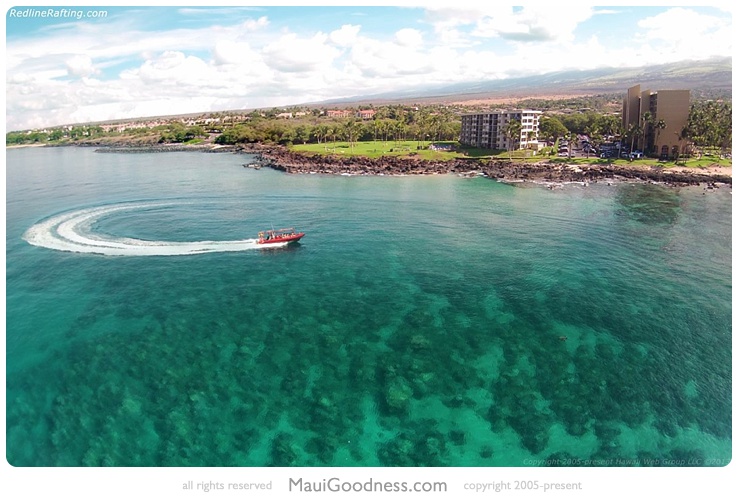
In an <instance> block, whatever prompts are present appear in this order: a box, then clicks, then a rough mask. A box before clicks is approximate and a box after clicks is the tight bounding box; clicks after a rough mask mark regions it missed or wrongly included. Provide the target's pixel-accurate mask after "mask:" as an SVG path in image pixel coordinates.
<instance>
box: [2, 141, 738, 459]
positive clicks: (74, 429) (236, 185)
mask: <svg viewBox="0 0 738 498" xmlns="http://www.w3.org/2000/svg"><path fill="white" fill-rule="evenodd" d="M6 158H7V163H8V166H7V205H6V207H7V220H6V222H7V231H6V244H7V268H6V270H7V281H6V284H7V285H6V286H7V299H6V308H7V337H6V346H7V358H6V360H7V363H6V372H7V412H6V415H7V427H6V439H7V457H8V461H9V462H10V463H11V464H13V465H20V466H58V465H70V466H82V465H93V466H98V465H113V466H267V465H277V466H287V465H299V466H428V465H432V466H526V465H574V466H578V465H608V466H624V465H681V466H687V465H724V464H727V462H728V459H730V457H731V292H732V288H731V271H732V270H731V259H730V258H731V195H730V192H729V189H728V188H725V187H723V188H721V189H719V190H718V191H716V192H709V193H706V192H705V191H703V190H702V189H701V188H699V187H695V188H684V189H668V188H664V187H660V186H656V185H644V184H638V185H636V184H619V185H613V186H607V185H604V184H592V185H590V186H587V187H585V186H582V185H576V184H572V185H566V186H564V187H563V188H561V189H556V190H547V189H544V188H541V187H538V186H531V185H528V184H518V185H515V186H510V185H503V184H499V183H496V182H493V181H490V180H487V179H483V178H478V179H465V178H458V177H454V176H431V177H324V176H320V175H295V176H289V175H284V174H281V173H278V172H275V171H271V170H266V169H262V170H259V171H254V170H252V169H247V168H243V167H242V166H241V165H242V164H244V163H248V162H249V160H248V156H239V155H231V154H202V153H168V154H96V153H94V152H93V151H92V150H90V149H77V148H42V149H21V150H8V151H7V152H6ZM272 226H274V227H275V228H281V227H284V226H295V227H296V228H299V229H301V230H304V231H305V232H306V233H307V235H306V236H305V238H304V239H303V240H302V241H301V242H300V243H299V244H296V245H291V246H287V247H283V248H271V249H268V250H267V249H262V248H258V247H257V246H256V245H255V244H254V241H253V239H254V238H255V236H256V233H257V232H258V231H259V230H262V229H264V228H271V227H272Z"/></svg>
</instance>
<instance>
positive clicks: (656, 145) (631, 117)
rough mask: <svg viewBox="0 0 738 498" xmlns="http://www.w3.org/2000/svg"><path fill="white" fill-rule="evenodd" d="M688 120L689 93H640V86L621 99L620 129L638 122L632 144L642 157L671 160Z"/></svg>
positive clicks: (676, 91) (682, 91) (680, 142)
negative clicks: (638, 130)
mask: <svg viewBox="0 0 738 498" xmlns="http://www.w3.org/2000/svg"><path fill="white" fill-rule="evenodd" d="M688 119H689V90H658V91H655V92H652V91H651V90H643V91H641V85H635V86H632V87H630V88H629V89H628V93H627V95H626V96H625V99H624V100H623V129H625V130H626V131H627V130H628V129H629V128H630V127H631V125H633V124H634V123H638V124H639V126H640V129H641V130H645V132H644V131H642V132H641V133H640V134H639V137H637V139H636V141H635V143H636V144H637V147H638V148H639V149H640V150H642V151H643V152H645V153H646V154H649V155H652V156H659V157H669V158H671V157H675V156H676V153H677V150H678V149H679V148H682V147H684V145H686V144H685V141H684V140H680V136H681V134H682V130H683V129H684V128H685V127H686V126H687V120H688Z"/></svg>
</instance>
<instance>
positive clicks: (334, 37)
mask: <svg viewBox="0 0 738 498" xmlns="http://www.w3.org/2000/svg"><path fill="white" fill-rule="evenodd" d="M360 30H361V26H355V25H352V24H344V25H343V26H341V28H340V29H337V30H335V31H332V32H331V34H330V41H331V42H333V43H334V44H336V45H338V46H339V47H347V46H350V45H351V44H353V43H354V42H355V41H356V39H357V36H358V35H359V31H360Z"/></svg>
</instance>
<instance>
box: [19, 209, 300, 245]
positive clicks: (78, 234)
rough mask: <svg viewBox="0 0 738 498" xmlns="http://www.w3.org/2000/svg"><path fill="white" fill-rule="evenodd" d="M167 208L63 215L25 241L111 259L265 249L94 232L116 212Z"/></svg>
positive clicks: (247, 241) (33, 229)
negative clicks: (115, 257)
mask: <svg viewBox="0 0 738 498" xmlns="http://www.w3.org/2000/svg"><path fill="white" fill-rule="evenodd" d="M167 205H169V204H165V203H136V204H116V205H108V206H100V207H95V208H88V209H80V210H76V211H71V212H68V213H62V214H59V215H57V216H53V217H51V218H49V219H46V220H43V221H40V222H38V223H36V224H35V225H33V226H32V227H31V228H29V229H28V230H27V231H26V233H25V234H23V239H24V240H26V241H27V242H28V243H29V244H32V245H35V246H39V247H46V248H49V249H56V250H58V251H68V252H78V253H91V254H104V255H108V256H181V255H189V254H204V253H211V252H228V251H246V250H249V249H257V248H260V247H262V246H260V245H259V244H257V243H256V239H245V240H224V241H212V240H204V241H197V242H169V241H159V240H140V239H131V238H125V237H115V236H109V235H104V234H95V233H93V230H92V226H93V224H94V223H95V222H96V221H98V220H100V219H101V218H103V217H105V216H108V215H111V214H113V213H115V212H118V211H129V210H136V209H145V208H146V209H149V208H152V207H160V206H167ZM285 244H286V243H285ZM285 244H273V245H275V246H276V245H285Z"/></svg>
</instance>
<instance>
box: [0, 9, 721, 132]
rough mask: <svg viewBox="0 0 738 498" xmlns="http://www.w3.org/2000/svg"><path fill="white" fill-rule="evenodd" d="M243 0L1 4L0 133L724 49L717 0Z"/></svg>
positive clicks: (636, 62) (706, 54)
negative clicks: (2, 71) (668, 0)
mask: <svg viewBox="0 0 738 498" xmlns="http://www.w3.org/2000/svg"><path fill="white" fill-rule="evenodd" d="M153 3H154V4H155V3H156V2H153ZM239 3H240V4H241V5H240V6H236V5H233V6H229V5H228V1H221V2H219V5H223V6H222V7H210V6H203V5H198V4H192V5H187V2H186V1H182V2H179V4H180V5H182V6H180V7H171V6H166V5H165V4H162V5H159V6H156V5H155V6H153V7H124V6H112V5H109V6H105V5H104V4H99V3H97V4H87V3H86V2H85V1H84V0H82V1H78V2H75V4H76V6H75V7H69V6H63V5H57V6H52V7H48V5H49V3H48V2H45V3H44V5H45V6H44V7H40V6H35V7H34V6H32V5H31V4H29V5H31V6H17V7H8V8H7V10H6V15H5V23H6V40H5V41H6V48H5V53H6V90H5V99H6V131H12V130H25V129H35V128H44V127H50V126H58V125H63V124H74V123H85V122H91V121H106V120H114V119H128V118H137V117H145V116H159V115H171V114H184V113H194V112H209V111H220V110H233V109H256V108H272V107H281V106H289V105H296V104H300V103H307V102H320V101H324V100H327V99H335V98H343V97H354V96H361V95H371V94H376V93H383V92H388V91H395V90H408V89H412V88H414V87H415V88H418V87H420V86H426V85H439V86H440V85H447V84H453V83H459V82H465V81H490V80H495V79H504V78H511V77H522V76H529V75H534V74H542V73H548V72H553V71H561V70H572V69H574V70H576V69H581V70H585V69H595V68H600V67H632V66H646V65H650V64H662V63H669V62H675V61H681V60H702V59H706V58H710V57H714V56H732V52H733V36H732V34H733V26H732V13H731V11H730V10H729V7H727V6H725V5H723V6H721V5H719V4H716V5H715V6H712V7H695V6H679V5H676V4H675V5H671V6H669V5H664V6H649V7H640V6H629V5H612V6H608V7H599V6H596V5H586V4H582V5H571V4H561V3H559V2H551V1H548V2H528V3H520V4H518V5H519V6H510V5H504V4H503V5H500V4H496V3H495V4H493V3H491V2H481V1H476V2H466V1H465V0H455V1H452V0H445V1H435V0H426V1H424V2H423V6H422V7H421V6H414V5H413V4H412V3H406V2H402V1H397V2H394V3H393V4H391V5H392V6H388V5H381V4H371V3H370V2H365V3H363V4H361V5H368V6H351V4H350V3H343V4H341V3H335V2H330V1H328V2H325V3H321V5H326V6H321V7H317V6H310V5H309V4H306V3H294V2H293V3H292V4H291V5H289V6H284V5H286V4H282V5H283V6H264V5H267V4H268V3H269V2H262V3H261V4H254V5H252V6H243V4H248V3H249V2H248V1H246V2H239ZM52 4H53V2H52ZM272 4H273V3H272ZM331 4H332V5H331ZM415 5H420V4H415ZM635 83H637V82H634V84H635Z"/></svg>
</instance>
